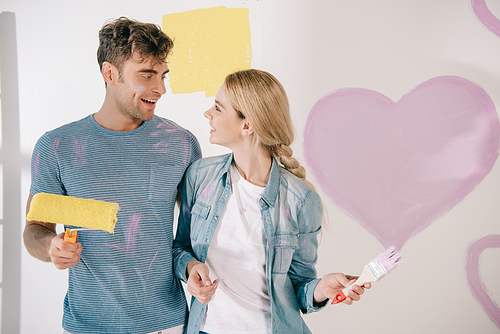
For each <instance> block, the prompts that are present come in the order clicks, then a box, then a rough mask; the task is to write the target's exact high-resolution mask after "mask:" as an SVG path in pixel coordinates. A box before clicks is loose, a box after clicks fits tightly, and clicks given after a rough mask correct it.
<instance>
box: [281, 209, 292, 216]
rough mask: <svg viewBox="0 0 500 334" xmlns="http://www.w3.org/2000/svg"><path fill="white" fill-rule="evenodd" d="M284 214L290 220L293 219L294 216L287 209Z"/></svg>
mask: <svg viewBox="0 0 500 334" xmlns="http://www.w3.org/2000/svg"><path fill="white" fill-rule="evenodd" d="M283 212H284V213H285V216H286V217H287V218H288V219H292V214H291V213H290V209H288V208H286V209H284V210H283Z"/></svg>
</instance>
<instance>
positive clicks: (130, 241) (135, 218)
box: [125, 214, 142, 256]
mask: <svg viewBox="0 0 500 334" xmlns="http://www.w3.org/2000/svg"><path fill="white" fill-rule="evenodd" d="M141 220H142V215H138V214H134V215H132V217H130V220H129V223H128V230H127V244H126V246H125V252H126V254H127V256H129V255H131V254H133V253H134V251H135V239H136V237H137V231H138V230H139V224H140V223H141Z"/></svg>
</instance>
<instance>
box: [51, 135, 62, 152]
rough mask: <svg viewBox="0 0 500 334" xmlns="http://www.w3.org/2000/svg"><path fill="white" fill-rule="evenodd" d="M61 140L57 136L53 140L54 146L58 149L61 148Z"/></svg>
mask: <svg viewBox="0 0 500 334" xmlns="http://www.w3.org/2000/svg"><path fill="white" fill-rule="evenodd" d="M60 142H61V139H60V138H57V139H54V140H53V141H52V148H53V149H54V150H57V149H58V148H59V143H60Z"/></svg>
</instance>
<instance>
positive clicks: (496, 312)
mask: <svg viewBox="0 0 500 334" xmlns="http://www.w3.org/2000/svg"><path fill="white" fill-rule="evenodd" d="M487 248H500V235H499V234H491V235H488V236H486V237H483V238H481V239H479V240H477V241H475V242H473V243H471V244H470V245H469V247H468V249H467V259H466V263H465V272H466V275H467V283H468V284H469V288H470V290H471V292H472V295H473V296H474V298H476V300H477V301H478V302H479V304H480V305H481V307H482V308H483V310H484V312H485V313H486V314H487V315H488V317H489V318H490V319H491V321H492V322H493V323H494V324H495V325H496V326H497V327H498V328H499V329H500V307H499V306H498V304H497V303H495V301H494V300H493V299H492V298H491V294H490V293H489V292H488V289H487V288H486V286H485V284H484V282H483V280H482V279H481V274H480V272H479V262H480V261H479V258H480V255H481V253H482V252H483V251H484V250H485V249H487Z"/></svg>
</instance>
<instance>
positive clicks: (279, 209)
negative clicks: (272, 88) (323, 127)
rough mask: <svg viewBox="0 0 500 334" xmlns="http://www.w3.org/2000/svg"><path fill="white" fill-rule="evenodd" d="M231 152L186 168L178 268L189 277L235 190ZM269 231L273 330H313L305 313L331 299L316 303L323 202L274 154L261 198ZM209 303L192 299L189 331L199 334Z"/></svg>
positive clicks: (183, 277)
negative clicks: (189, 267) (231, 180)
mask: <svg viewBox="0 0 500 334" xmlns="http://www.w3.org/2000/svg"><path fill="white" fill-rule="evenodd" d="M232 161H233V155H232V154H226V155H222V156H217V157H210V158H204V159H201V160H198V161H195V162H194V163H192V164H191V166H190V167H189V168H188V170H187V171H186V174H185V180H184V186H183V190H182V203H181V209H180V215H179V223H178V228H177V235H176V238H175V241H174V250H173V254H174V271H175V274H176V275H177V277H179V278H180V279H181V280H183V281H184V282H186V281H187V277H186V266H187V264H188V262H189V261H191V260H193V259H197V260H199V261H201V262H205V260H206V258H207V252H208V247H209V245H210V242H211V240H212V236H213V234H214V231H215V228H216V227H217V224H218V223H219V220H220V218H221V214H222V212H223V209H224V207H225V205H226V203H227V200H228V198H229V195H230V193H231V186H230V183H229V179H228V175H229V167H230V165H231V163H232ZM259 205H260V210H261V214H262V221H263V223H264V230H265V234H266V240H267V244H266V282H267V287H268V291H269V299H270V303H271V317H272V329H273V333H311V331H310V330H309V328H307V326H306V324H305V322H304V320H303V319H302V317H301V315H300V311H302V312H303V313H307V312H313V311H317V310H319V309H320V308H322V307H323V306H324V305H326V303H327V301H325V302H323V303H321V304H314V303H313V294H314V288H315V287H316V284H317V283H318V282H319V279H317V278H316V269H315V264H316V261H317V247H318V238H317V237H318V233H319V231H320V230H321V218H322V205H321V199H320V197H319V195H318V194H317V193H316V192H314V191H313V190H312V189H311V188H310V187H309V185H307V184H306V183H305V182H304V181H302V180H300V179H299V178H298V177H296V176H295V175H293V174H292V173H290V172H288V171H287V170H286V169H284V168H282V167H280V166H279V165H278V164H277V162H276V160H274V159H273V160H272V166H271V174H270V177H269V182H268V184H267V186H266V187H265V189H264V193H263V195H262V197H261V199H260V201H259ZM206 305H207V304H201V303H200V302H199V301H198V300H197V299H196V298H194V297H193V298H192V300H191V308H190V313H189V322H188V325H187V327H186V333H188V334H198V333H199V331H200V326H201V322H202V320H203V318H204V315H205V311H206Z"/></svg>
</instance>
